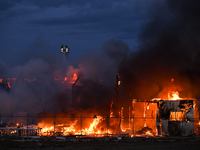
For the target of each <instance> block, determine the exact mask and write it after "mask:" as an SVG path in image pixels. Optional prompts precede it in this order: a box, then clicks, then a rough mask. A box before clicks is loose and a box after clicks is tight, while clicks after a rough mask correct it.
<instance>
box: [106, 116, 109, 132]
mask: <svg viewBox="0 0 200 150" xmlns="http://www.w3.org/2000/svg"><path fill="white" fill-rule="evenodd" d="M106 125H107V136H108V125H109V116H107V123H106Z"/></svg>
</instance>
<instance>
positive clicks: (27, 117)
mask: <svg viewBox="0 0 200 150" xmlns="http://www.w3.org/2000/svg"><path fill="white" fill-rule="evenodd" d="M26 135H27V137H28V114H27V130H26Z"/></svg>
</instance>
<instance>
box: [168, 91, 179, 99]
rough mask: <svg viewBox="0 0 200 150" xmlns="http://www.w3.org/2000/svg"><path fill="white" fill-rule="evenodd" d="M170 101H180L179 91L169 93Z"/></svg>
mask: <svg viewBox="0 0 200 150" xmlns="http://www.w3.org/2000/svg"><path fill="white" fill-rule="evenodd" d="M168 99H169V100H178V99H180V97H179V92H178V91H169V92H168Z"/></svg>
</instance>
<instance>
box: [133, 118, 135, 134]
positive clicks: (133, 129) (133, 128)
mask: <svg viewBox="0 0 200 150" xmlns="http://www.w3.org/2000/svg"><path fill="white" fill-rule="evenodd" d="M132 130H133V131H132V132H133V136H134V134H135V129H134V115H133V129H132Z"/></svg>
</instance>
